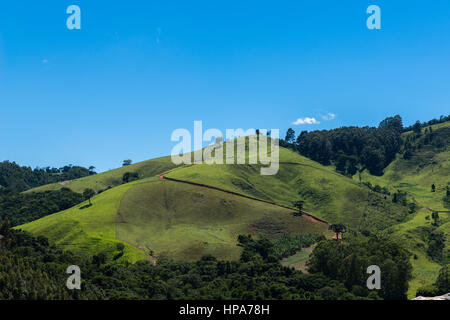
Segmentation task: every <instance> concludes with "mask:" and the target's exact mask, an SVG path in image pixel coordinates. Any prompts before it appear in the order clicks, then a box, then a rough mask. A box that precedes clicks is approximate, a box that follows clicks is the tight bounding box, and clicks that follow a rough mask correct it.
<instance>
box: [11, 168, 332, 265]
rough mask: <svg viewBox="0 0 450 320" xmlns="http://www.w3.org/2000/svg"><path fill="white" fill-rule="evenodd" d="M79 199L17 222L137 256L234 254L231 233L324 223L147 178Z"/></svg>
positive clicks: (67, 240) (63, 240)
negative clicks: (57, 210)
mask: <svg viewBox="0 0 450 320" xmlns="http://www.w3.org/2000/svg"><path fill="white" fill-rule="evenodd" d="M92 203H93V205H92V206H91V207H88V208H85V209H81V208H83V207H84V206H86V203H83V204H80V205H77V206H75V207H73V208H71V209H69V210H66V211H63V212H60V213H57V214H53V215H50V216H47V217H44V218H42V219H39V220H37V221H33V222H31V223H28V224H25V225H23V226H20V227H19V228H21V229H24V230H26V231H30V232H31V233H33V234H36V235H45V236H46V237H48V238H49V239H50V240H51V241H53V242H54V243H56V244H58V245H60V246H61V247H63V248H66V249H71V250H75V251H77V250H82V251H86V252H88V253H90V254H96V253H99V252H100V251H105V252H108V253H111V254H116V253H117V252H116V248H117V243H119V242H124V243H126V244H127V246H126V250H125V255H124V256H123V257H122V259H126V260H128V261H132V262H134V261H137V260H139V259H143V258H145V257H146V255H147V257H148V258H150V259H154V258H158V257H161V256H167V257H170V258H174V259H181V260H196V259H198V258H200V257H201V256H202V255H205V254H213V255H215V256H217V257H220V258H224V259H225V258H229V259H236V258H238V256H239V254H240V248H239V247H237V246H236V243H237V242H236V240H237V236H238V235H239V234H243V233H251V234H255V235H265V236H269V237H270V236H276V235H277V234H281V233H284V232H288V233H324V232H327V231H326V230H327V226H326V224H323V223H318V222H313V221H310V219H308V218H307V217H294V216H293V215H292V210H289V209H286V208H282V207H279V206H275V205H267V204H265V203H262V202H259V201H255V200H251V199H246V198H244V197H240V196H236V195H231V194H228V193H224V192H220V191H216V190H211V189H208V188H204V187H197V186H191V185H187V184H182V183H176V182H170V181H163V180H159V178H157V177H155V178H150V179H144V180H140V181H135V182H132V183H128V184H125V185H121V186H118V187H115V188H112V189H110V190H107V191H105V192H103V193H101V194H99V195H97V196H96V197H94V198H93V199H92Z"/></svg>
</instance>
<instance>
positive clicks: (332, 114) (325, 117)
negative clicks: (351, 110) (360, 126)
mask: <svg viewBox="0 0 450 320" xmlns="http://www.w3.org/2000/svg"><path fill="white" fill-rule="evenodd" d="M320 117H321V118H322V119H323V120H325V121H329V120H333V119H334V118H336V114H334V113H331V112H328V113H327V114H326V115H321V116H320Z"/></svg>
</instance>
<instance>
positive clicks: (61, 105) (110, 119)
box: [0, 0, 450, 171]
mask: <svg viewBox="0 0 450 320" xmlns="http://www.w3.org/2000/svg"><path fill="white" fill-rule="evenodd" d="M72 4H75V5H78V6H79V7H80V8H81V25H82V29H81V30H68V29H67V27H66V19H67V17H68V16H69V15H68V14H66V8H67V7H68V6H69V5H72ZM371 4H376V5H378V6H380V8H381V15H382V16H381V19H382V22H381V24H382V29H381V30H368V29H367V27H366V19H367V17H368V16H369V15H368V14H367V13H366V8H367V7H368V6H369V5H371ZM449 57H450V2H449V1H433V2H430V1H412V0H410V1H375V0H374V1H355V0H343V1H320V0H319V1H282V0H277V1H261V0H259V1H230V0H228V1H211V0H209V1H195V0H194V1H96V0H89V1H61V0H59V1H20V0H19V1H14V2H13V1H10V2H9V3H5V2H2V4H0V137H1V138H0V160H6V159H8V160H11V161H16V162H18V163H19V164H22V165H28V166H31V167H36V166H56V167H59V166H62V165H64V164H68V163H71V164H76V165H83V166H88V165H91V164H92V165H94V166H96V167H97V170H98V171H103V170H107V169H110V168H115V167H118V166H120V165H121V162H122V160H123V159H132V160H133V161H134V162H137V161H141V160H145V159H149V158H153V157H157V156H163V155H168V154H170V151H171V149H172V147H173V146H174V144H175V143H174V142H171V141H170V135H171V133H172V131H173V130H175V129H177V128H187V129H189V130H191V131H192V130H193V121H194V120H202V121H203V126H204V128H205V129H207V128H218V129H221V130H222V131H223V132H225V129H226V128H244V129H247V128H267V129H272V128H279V129H280V131H281V132H282V133H284V132H285V131H286V129H287V128H289V127H293V128H294V129H295V130H296V131H297V132H300V131H301V130H316V129H328V128H334V127H339V126H345V125H377V124H378V123H379V122H380V121H381V120H382V119H384V118H385V117H387V116H390V115H395V114H397V113H398V114H400V115H401V116H402V117H403V120H404V123H405V124H407V125H409V124H412V123H413V122H415V121H416V120H421V121H426V120H430V119H432V118H435V117H436V118H438V117H439V116H440V115H442V114H448V110H449V109H450V108H449V106H450V81H449V74H450V59H449ZM329 114H333V115H334V117H333V116H329ZM327 115H328V116H327ZM322 116H327V117H326V118H327V119H328V120H324V119H323V118H322ZM306 117H307V118H310V119H312V118H314V119H315V122H320V123H315V124H314V123H313V124H308V123H304V124H298V125H294V124H292V123H293V122H295V121H296V120H297V119H299V118H301V119H304V118H306ZM299 122H302V121H299ZM303 122H304V121H303ZM306 122H310V123H311V122H314V121H312V120H309V121H306Z"/></svg>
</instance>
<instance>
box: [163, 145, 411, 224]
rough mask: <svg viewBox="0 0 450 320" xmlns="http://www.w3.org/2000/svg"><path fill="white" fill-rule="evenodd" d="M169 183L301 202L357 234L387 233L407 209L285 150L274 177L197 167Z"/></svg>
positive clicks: (249, 169) (178, 172)
mask: <svg viewBox="0 0 450 320" xmlns="http://www.w3.org/2000/svg"><path fill="white" fill-rule="evenodd" d="M165 177H167V178H169V179H175V180H179V181H185V182H192V183H198V184H202V185H208V186H212V187H215V188H218V189H222V190H225V191H230V192H235V193H239V194H242V195H245V196H249V197H253V198H256V199H261V200H265V201H269V202H273V203H277V204H280V205H284V206H288V207H292V203H293V202H294V201H296V200H299V199H301V200H304V201H305V206H304V209H305V211H306V212H309V213H312V215H314V216H316V217H318V218H320V219H323V220H325V221H327V222H329V223H341V222H343V223H345V224H347V225H348V226H350V227H352V228H355V229H371V230H376V229H384V228H386V227H387V226H391V225H393V224H396V223H398V222H400V221H403V220H404V219H405V218H406V216H407V210H406V208H405V207H402V206H400V205H396V204H393V203H392V202H391V201H386V200H385V199H384V197H383V196H381V195H379V194H376V193H374V192H372V191H370V190H369V189H368V188H367V187H365V186H361V185H360V184H359V183H356V182H354V181H352V180H351V179H349V178H347V177H345V176H342V175H340V174H338V173H336V172H334V171H333V169H332V168H331V167H325V166H322V165H320V164H319V163H317V162H314V161H312V160H309V159H307V158H305V157H302V156H300V155H298V154H297V153H294V152H292V151H290V150H288V149H285V148H280V168H279V171H278V173H277V174H276V175H273V176H262V175H261V174H260V166H259V165H216V164H213V165H208V164H197V165H192V166H189V167H180V168H176V169H174V170H171V171H170V172H168V173H167V174H165Z"/></svg>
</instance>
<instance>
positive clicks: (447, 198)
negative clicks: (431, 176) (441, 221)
mask: <svg viewBox="0 0 450 320" xmlns="http://www.w3.org/2000/svg"><path fill="white" fill-rule="evenodd" d="M442 202H443V206H444V208H447V209H450V188H449V187H448V186H447V187H446V189H445V195H444V197H443V198H442Z"/></svg>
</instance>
